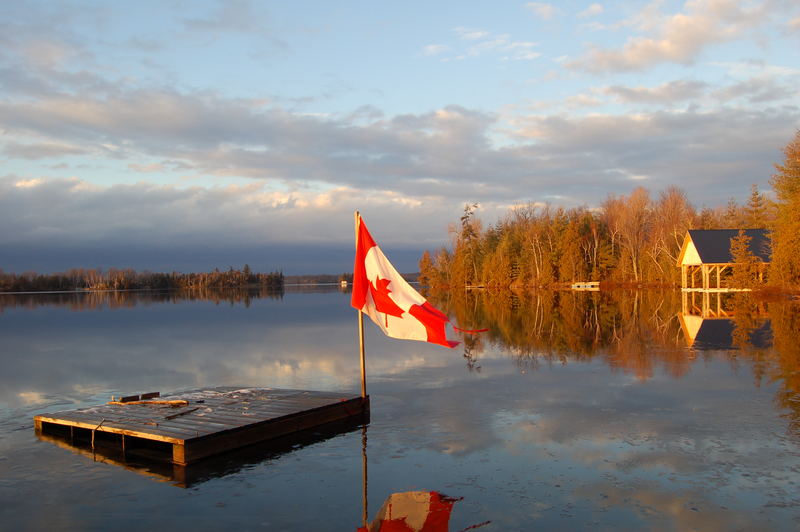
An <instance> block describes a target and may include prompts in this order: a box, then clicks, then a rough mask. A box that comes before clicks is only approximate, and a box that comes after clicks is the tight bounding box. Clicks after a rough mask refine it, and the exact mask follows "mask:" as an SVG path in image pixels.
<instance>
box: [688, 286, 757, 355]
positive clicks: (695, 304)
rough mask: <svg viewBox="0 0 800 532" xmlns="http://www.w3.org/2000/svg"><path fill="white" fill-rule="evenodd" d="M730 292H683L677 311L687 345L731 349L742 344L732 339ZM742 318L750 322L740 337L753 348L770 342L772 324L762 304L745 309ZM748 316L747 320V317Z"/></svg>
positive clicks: (733, 314)
mask: <svg viewBox="0 0 800 532" xmlns="http://www.w3.org/2000/svg"><path fill="white" fill-rule="evenodd" d="M733 297H734V295H733V294H723V293H722V292H719V291H715V292H714V293H712V292H708V291H702V292H701V291H684V292H683V297H682V300H683V301H682V303H683V304H682V309H681V312H680V314H678V319H679V320H680V324H681V330H682V331H683V336H684V338H685V340H686V345H687V347H693V348H695V349H731V348H735V347H742V345H738V346H737V345H736V342H735V341H734V337H735V334H734V333H735V331H736V320H737V313H736V308H735V306H734V305H732V302H733V301H732V298H733ZM739 317H740V318H743V317H744V318H745V320H744V321H747V322H750V323H749V325H750V328H749V330H748V331H747V334H746V336H744V337H742V338H740V342H741V341H744V342H745V343H746V344H749V345H750V346H752V347H756V348H765V347H768V346H770V345H771V344H772V340H771V337H772V325H771V322H770V319H769V314H768V313H767V312H766V309H765V308H764V307H763V306H760V305H759V307H758V308H757V309H753V308H750V309H747V310H746V316H739ZM748 317H749V318H750V319H747V318H748Z"/></svg>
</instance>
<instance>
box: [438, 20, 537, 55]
mask: <svg viewBox="0 0 800 532" xmlns="http://www.w3.org/2000/svg"><path fill="white" fill-rule="evenodd" d="M452 31H453V33H455V34H456V36H457V37H458V38H459V40H460V41H465V42H467V43H469V44H468V45H467V46H466V48H462V49H461V50H460V51H456V52H454V53H455V55H451V56H446V57H444V58H443V59H442V60H443V61H453V60H464V59H468V58H475V57H481V56H487V55H490V54H494V55H495V57H498V58H499V59H500V60H502V61H530V60H533V59H537V58H539V57H541V55H542V54H541V53H539V52H537V51H534V50H533V49H534V48H536V47H537V46H539V43H537V42H531V41H515V40H513V39H512V38H511V36H510V35H508V34H493V33H490V32H488V31H484V30H478V29H473V28H464V27H457V28H453V30H452ZM428 48H431V50H430V51H429V52H428ZM457 48H458V47H457V46H445V45H431V46H430V47H426V48H425V49H423V53H425V55H439V54H440V53H441V52H444V51H449V50H453V49H457Z"/></svg>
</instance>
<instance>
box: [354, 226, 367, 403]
mask: <svg viewBox="0 0 800 532" xmlns="http://www.w3.org/2000/svg"><path fill="white" fill-rule="evenodd" d="M353 217H354V219H355V226H356V253H358V225H359V224H358V222H359V221H360V220H361V215H360V214H359V212H358V211H355V213H354V214H353ZM354 273H355V272H354ZM353 282H354V283H355V279H353ZM358 349H359V354H360V356H361V397H362V398H366V397H367V363H366V357H365V356H364V312H363V311H362V310H361V309H358Z"/></svg>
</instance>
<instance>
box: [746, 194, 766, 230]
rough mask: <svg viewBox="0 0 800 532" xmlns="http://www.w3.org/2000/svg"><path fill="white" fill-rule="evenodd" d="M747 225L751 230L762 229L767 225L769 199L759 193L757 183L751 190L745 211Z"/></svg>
mask: <svg viewBox="0 0 800 532" xmlns="http://www.w3.org/2000/svg"><path fill="white" fill-rule="evenodd" d="M745 212H746V218H745V224H746V225H747V227H748V228H750V229H760V228H763V227H765V226H766V224H767V198H765V197H764V194H761V193H760V192H759V191H758V185H756V184H755V183H754V184H753V185H752V187H751V188H750V198H749V199H748V200H747V209H745Z"/></svg>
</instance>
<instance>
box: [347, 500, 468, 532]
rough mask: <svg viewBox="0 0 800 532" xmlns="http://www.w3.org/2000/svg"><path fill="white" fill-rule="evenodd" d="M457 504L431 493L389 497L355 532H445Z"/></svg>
mask: <svg viewBox="0 0 800 532" xmlns="http://www.w3.org/2000/svg"><path fill="white" fill-rule="evenodd" d="M457 500H459V499H453V498H450V497H447V496H446V495H442V494H441V493H437V492H435V491H406V492H403V493H392V494H391V495H390V496H389V498H388V499H386V502H384V503H383V506H381V509H380V510H379V511H378V515H376V516H375V520H374V521H372V523H371V524H369V525H367V526H366V527H360V528H359V529H358V532H447V530H448V524H449V522H450V512H452V511H453V503H455V502H456V501H457Z"/></svg>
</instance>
